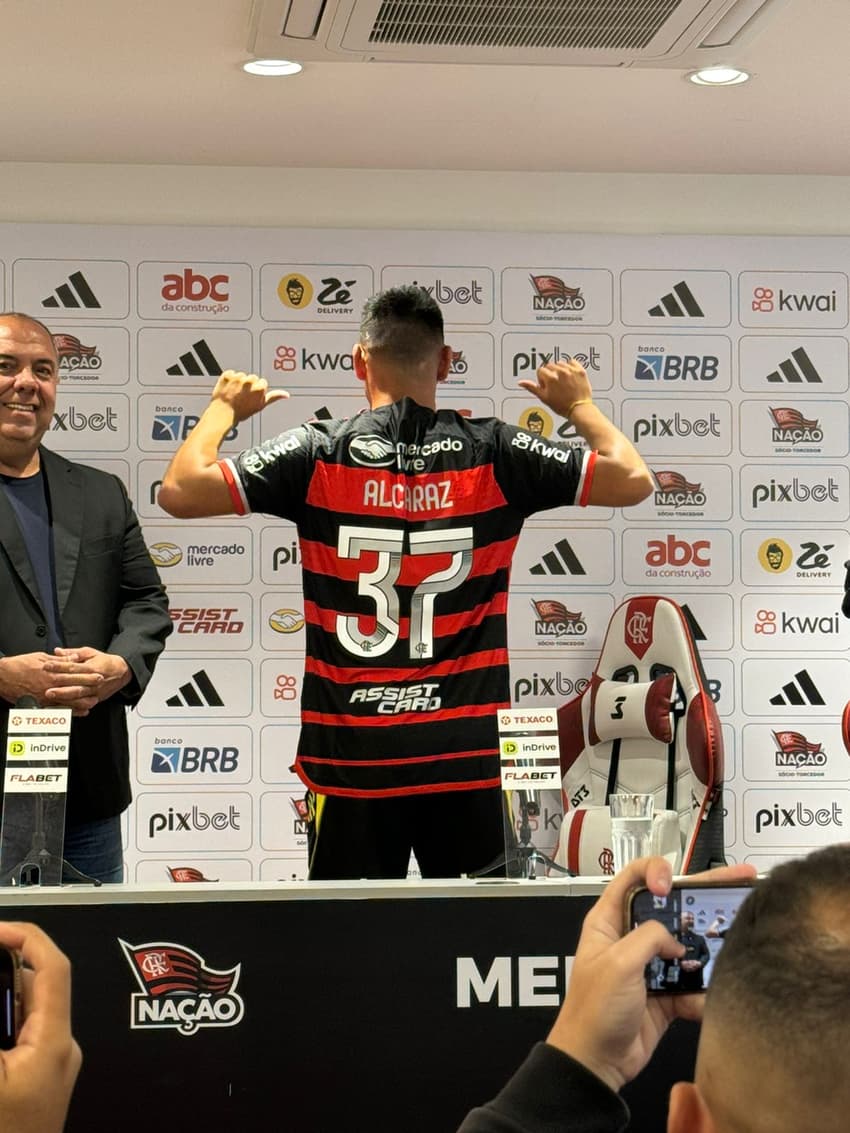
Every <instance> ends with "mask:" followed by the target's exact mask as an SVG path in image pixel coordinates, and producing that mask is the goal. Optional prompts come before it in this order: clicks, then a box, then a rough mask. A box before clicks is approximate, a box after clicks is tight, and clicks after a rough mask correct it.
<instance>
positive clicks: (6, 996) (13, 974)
mask: <svg viewBox="0 0 850 1133" xmlns="http://www.w3.org/2000/svg"><path fill="white" fill-rule="evenodd" d="M21 1005H22V999H21V954H20V953H19V952H18V951H17V950H16V949H14V948H4V947H3V946H2V945H0V1050H11V1048H12V1047H13V1046H14V1045H15V1043H16V1042H17V1041H18V1031H20V1029H21V1011H22V1006H21Z"/></svg>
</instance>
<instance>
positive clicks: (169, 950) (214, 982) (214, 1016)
mask: <svg viewBox="0 0 850 1133" xmlns="http://www.w3.org/2000/svg"><path fill="white" fill-rule="evenodd" d="M118 943H119V944H120V945H121V948H122V949H123V952H124V956H125V958H126V960H127V963H128V964H129V966H130V971H131V972H132V973H133V975H134V976H135V978H136V982H137V983H138V985H139V988H140V990H139V991H138V992H134V993H133V995H131V996H130V1027H131V1028H132V1029H133V1030H147V1029H149V1028H160V1029H161V1028H170V1029H171V1030H175V1031H177V1032H178V1033H179V1034H181V1035H194V1034H197V1032H198V1031H199V1030H200V1029H201V1028H202V1027H235V1026H236V1025H237V1023H239V1022H241V1020H242V1018H243V1016H244V1014H245V1003H244V1001H243V999H242V997H241V995H239V994H238V993H237V991H236V987H237V985H238V983H239V976H240V973H241V970H242V965H241V964H236V965H235V966H234V967H232V968H226V969H221V970H220V969H216V968H210V967H208V966H207V963H206V961H205V960H204V958H203V956H201V955H200V953H198V952H195V951H194V950H193V949H191V948H187V947H185V945H182V944H174V943H172V942H170V941H169V942H164V941H162V942H161V941H150V942H148V943H146V944H129V943H128V942H127V941H126V940H121V939H120V938H119V940H118Z"/></svg>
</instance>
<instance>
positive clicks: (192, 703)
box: [165, 669, 224, 708]
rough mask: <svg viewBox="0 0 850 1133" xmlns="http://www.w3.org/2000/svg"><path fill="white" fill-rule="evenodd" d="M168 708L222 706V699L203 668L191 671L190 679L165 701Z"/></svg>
mask: <svg viewBox="0 0 850 1133" xmlns="http://www.w3.org/2000/svg"><path fill="white" fill-rule="evenodd" d="M165 703H166V704H167V705H168V707H169V708H203V707H204V706H206V707H207V708H223V707H224V701H223V700H222V699H221V697H220V696H219V693H218V689H217V688H216V687H215V685H214V684H213V683H212V681H211V680H210V678H209V677H208V676H207V674H206V673H205V672H204V670H203V669H199V670H198V672H197V673H192V679H191V681H187V682H186V684H184V685H181V686H180V688H179V689H178V691H177V692H176V693H175V694H174V696H170V697H169V698H168V700H166V702H165Z"/></svg>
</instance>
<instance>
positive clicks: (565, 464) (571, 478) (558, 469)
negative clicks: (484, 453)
mask: <svg viewBox="0 0 850 1133" xmlns="http://www.w3.org/2000/svg"><path fill="white" fill-rule="evenodd" d="M494 440H495V445H494V456H493V467H494V472H495V476H496V479H497V481H498V483H499V486H500V487H501V489H502V491H503V492H504V494H505V497H506V498H507V499H508V500H509V501H510V503H511V504H512V505H513V506H514V507H516V508H517V509H518V510H519V511H520V512H522V513H523V514H524V515H532V514H533V513H534V512H536V511H545V510H546V509H547V508H553V507H563V506H564V505H570V504H572V505H575V506H577V507H584V506H585V505H586V504H587V501H588V496H589V494H590V486H591V483H592V482H593V469H594V465H595V463H596V453H595V452H593V451H592V450H590V449H585V448H573V447H572V446H571V445H565V444H561V443H560V442H558V441H550V440H548V439H547V438H546V437H541V436H537V435H535V434H533V433H529V432H528V431H527V430H525V429H520V428H517V427H516V426H515V425H507V424H504V423H501V422H500V424H499V427H498V429H497V431H496V435H495V438H494Z"/></svg>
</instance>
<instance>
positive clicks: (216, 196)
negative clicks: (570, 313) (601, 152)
mask: <svg viewBox="0 0 850 1133" xmlns="http://www.w3.org/2000/svg"><path fill="white" fill-rule="evenodd" d="M0 219H2V220H5V221H13V222H14V221H21V222H25V221H38V222H51V221H55V222H62V223H97V224H121V223H128V224H192V225H197V224H201V225H240V226H241V225H257V226H271V227H287V226H299V227H302V226H303V227H315V228H425V229H430V228H442V229H464V230H479V231H480V230H514V231H531V232H534V231H537V232H547V231H549V232H551V231H561V232H571V231H572V232H627V233H652V232H659V233H688V232H694V233H728V234H732V235H746V234H752V235H771V234H776V235H782V234H789V235H791V234H818V233H826V234H830V233H835V234H850V177H814V176H777V177H771V176H721V175H716V176H707V177H706V176H697V175H690V174H687V175H686V174H681V175H675V176H663V175H660V174H650V173H647V174H621V175H612V174H601V173H600V174H594V173H582V174H566V173H565V174H558V173H489V172H455V171H449V170H436V171H431V172H420V171H413V170H360V169H270V168H253V169H244V168H238V167H223V166H164V165H163V166H150V165H59V164H48V163H43V164H41V163H38V164H36V163H32V164H27V163H6V164H2V163H0Z"/></svg>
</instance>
